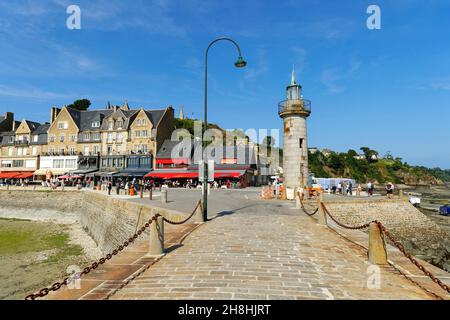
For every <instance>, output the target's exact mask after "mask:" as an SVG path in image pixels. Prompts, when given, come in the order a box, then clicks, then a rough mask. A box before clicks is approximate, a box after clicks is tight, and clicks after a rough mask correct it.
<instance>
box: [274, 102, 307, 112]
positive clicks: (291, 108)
mask: <svg viewBox="0 0 450 320" xmlns="http://www.w3.org/2000/svg"><path fill="white" fill-rule="evenodd" d="M288 101H291V100H284V101H281V102H280V103H279V104H278V114H282V113H285V112H296V111H300V112H301V111H304V112H307V113H311V101H310V100H306V99H300V100H298V101H301V103H299V104H290V105H289V104H288Z"/></svg>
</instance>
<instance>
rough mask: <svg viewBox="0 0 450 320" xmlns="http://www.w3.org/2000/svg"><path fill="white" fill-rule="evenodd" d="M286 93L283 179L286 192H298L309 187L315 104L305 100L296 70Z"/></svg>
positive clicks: (280, 111)
mask: <svg viewBox="0 0 450 320" xmlns="http://www.w3.org/2000/svg"><path fill="white" fill-rule="evenodd" d="M286 90H287V100H285V101H282V102H280V103H279V104H278V114H279V115H280V117H281V118H282V119H283V177H284V186H285V188H286V190H288V189H294V190H295V189H297V188H299V187H307V186H308V184H309V170H308V140H307V139H308V135H307V130H306V118H308V117H309V116H310V114H311V101H309V100H305V99H303V96H302V86H301V85H299V84H297V82H296V81H295V71H294V69H292V77H291V84H290V85H289V86H288V87H287V89H286Z"/></svg>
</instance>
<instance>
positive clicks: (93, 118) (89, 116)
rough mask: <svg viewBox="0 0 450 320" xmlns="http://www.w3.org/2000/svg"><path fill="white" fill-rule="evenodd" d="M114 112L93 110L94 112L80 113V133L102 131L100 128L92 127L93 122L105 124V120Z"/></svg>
mask: <svg viewBox="0 0 450 320" xmlns="http://www.w3.org/2000/svg"><path fill="white" fill-rule="evenodd" d="M113 112H114V110H106V109H105V110H92V111H80V124H79V125H78V128H79V129H80V131H86V130H100V127H97V128H94V127H92V123H93V122H97V121H98V122H100V125H101V124H102V122H103V119H104V118H106V117H107V116H109V115H111V114H112V113H113Z"/></svg>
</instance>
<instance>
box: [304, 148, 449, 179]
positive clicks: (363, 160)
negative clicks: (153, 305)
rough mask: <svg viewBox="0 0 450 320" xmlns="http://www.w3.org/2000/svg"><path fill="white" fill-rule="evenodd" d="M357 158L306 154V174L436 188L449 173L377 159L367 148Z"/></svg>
mask: <svg viewBox="0 0 450 320" xmlns="http://www.w3.org/2000/svg"><path fill="white" fill-rule="evenodd" d="M361 151H362V152H363V153H362V154H361V155H360V154H358V153H357V152H356V151H355V150H349V151H348V152H346V153H339V152H333V151H329V152H326V153H325V154H324V153H322V152H320V151H317V152H314V153H311V152H310V153H309V167H310V171H311V172H312V173H314V175H315V176H316V177H323V178H332V177H345V178H353V179H356V180H357V181H358V182H362V183H365V182H368V181H374V182H375V183H387V182H392V183H404V184H408V185H430V184H431V185H440V184H444V183H448V182H450V170H442V169H439V168H434V169H429V168H426V167H421V166H411V165H409V164H408V163H406V162H404V161H403V160H402V159H401V158H398V157H397V158H394V157H393V156H392V155H390V154H387V155H385V156H384V157H380V156H379V154H378V152H377V151H375V150H371V149H370V148H367V147H363V148H361Z"/></svg>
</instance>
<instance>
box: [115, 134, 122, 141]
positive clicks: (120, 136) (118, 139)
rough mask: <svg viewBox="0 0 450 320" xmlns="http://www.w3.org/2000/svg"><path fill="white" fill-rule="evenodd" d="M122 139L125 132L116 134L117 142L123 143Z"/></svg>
mask: <svg viewBox="0 0 450 320" xmlns="http://www.w3.org/2000/svg"><path fill="white" fill-rule="evenodd" d="M122 141H123V134H122V133H118V134H117V136H116V143H122Z"/></svg>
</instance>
